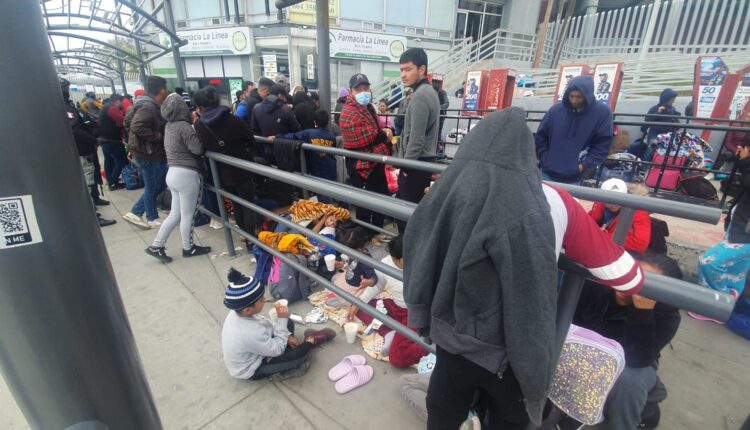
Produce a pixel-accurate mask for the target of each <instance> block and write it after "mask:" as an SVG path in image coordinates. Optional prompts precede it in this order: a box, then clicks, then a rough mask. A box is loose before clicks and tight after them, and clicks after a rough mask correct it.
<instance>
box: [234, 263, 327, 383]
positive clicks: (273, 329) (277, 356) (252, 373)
mask: <svg viewBox="0 0 750 430" xmlns="http://www.w3.org/2000/svg"><path fill="white" fill-rule="evenodd" d="M227 278H228V280H229V285H227V290H226V296H225V298H224V305H225V306H226V307H227V308H229V309H230V311H229V314H227V317H226V319H225V320H224V326H223V328H222V331H221V343H222V349H223V352H224V364H225V365H226V367H227V370H228V371H229V374H230V375H231V376H233V377H234V378H237V379H252V380H257V379H262V378H265V377H267V376H271V375H273V374H277V373H282V372H283V373H282V376H287V377H293V376H300V375H302V374H304V372H305V371H306V370H307V368H308V367H309V363H308V361H307V358H306V357H307V355H308V353H309V352H310V351H311V350H312V349H313V348H314V347H315V346H316V345H320V344H321V343H323V342H327V341H329V340H331V339H333V338H334V337H336V332H335V331H333V330H332V329H330V328H326V329H323V330H306V331H305V334H304V340H303V341H302V342H300V341H299V340H297V338H295V337H294V323H293V322H292V321H291V320H290V319H289V309H288V308H287V307H286V306H282V305H280V304H279V305H276V314H277V319H276V320H275V321H271V320H269V319H268V318H266V317H264V316H263V315H261V312H263V306H264V305H265V303H266V299H265V297H264V293H265V287H264V286H263V284H261V283H260V282H258V281H257V280H256V279H254V278H252V277H248V276H245V275H243V274H242V273H240V272H238V271H237V270H235V269H230V271H229V275H228V276H227Z"/></svg>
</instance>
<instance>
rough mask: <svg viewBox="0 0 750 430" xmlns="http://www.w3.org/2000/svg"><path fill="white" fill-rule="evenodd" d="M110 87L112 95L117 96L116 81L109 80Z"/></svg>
mask: <svg viewBox="0 0 750 430" xmlns="http://www.w3.org/2000/svg"><path fill="white" fill-rule="evenodd" d="M109 87H110V88H111V89H112V94H117V88H115V80H114V79H110V80H109Z"/></svg>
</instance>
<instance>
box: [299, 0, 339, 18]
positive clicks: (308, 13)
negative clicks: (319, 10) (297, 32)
mask: <svg viewBox="0 0 750 430" xmlns="http://www.w3.org/2000/svg"><path fill="white" fill-rule="evenodd" d="M288 11H289V21H291V22H299V23H303V24H315V0H305V1H303V2H302V3H298V4H295V5H292V6H289V8H288ZM338 16H339V0H328V17H329V18H338Z"/></svg>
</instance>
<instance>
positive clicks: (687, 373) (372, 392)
mask: <svg viewBox="0 0 750 430" xmlns="http://www.w3.org/2000/svg"><path fill="white" fill-rule="evenodd" d="M139 193H140V191H126V190H122V191H117V192H115V193H109V194H108V195H107V196H106V198H108V199H111V200H112V202H113V204H112V205H110V206H107V207H104V208H101V212H102V214H103V215H104V216H105V217H107V218H115V219H117V220H118V223H117V224H116V225H114V226H111V227H107V228H104V229H102V234H103V235H104V239H105V241H106V244H107V249H108V253H109V257H110V258H111V260H112V263H113V267H114V269H115V274H116V277H117V280H118V284H119V287H120V291H121V294H122V297H123V300H124V302H125V307H126V310H127V312H128V316H129V318H130V323H131V325H132V328H133V332H134V335H135V338H136V343H137V345H138V348H139V351H140V354H141V359H142V361H143V364H144V367H145V370H146V374H147V377H148V380H149V383H150V386H151V390H152V393H153V395H154V399H155V401H156V405H157V407H158V409H159V413H160V416H161V419H162V422H163V424H164V427H165V428H166V429H225V428H236V429H339V428H341V429H344V428H353V427H356V428H358V429H363V430H364V429H376V428H377V429H381V428H389V429H416V428H423V427H424V423H423V422H422V421H421V420H420V419H419V418H418V417H417V416H416V414H414V413H413V412H412V411H411V410H410V408H409V406H408V405H407V404H406V402H404V401H403V400H402V399H401V397H400V396H399V394H398V377H399V376H400V375H401V374H403V373H404V371H400V370H398V369H395V368H393V367H392V366H390V365H389V364H387V363H382V362H376V361H374V360H371V359H369V358H368V363H369V364H371V365H372V366H373V367H374V369H375V377H374V379H373V381H371V382H370V383H369V384H368V385H367V386H365V387H362V388H360V389H358V390H356V391H354V392H352V393H350V394H347V395H344V396H341V395H338V394H336V393H335V391H334V389H333V384H332V383H331V382H330V381H328V379H327V376H326V375H327V371H328V369H329V368H330V367H331V366H333V365H334V364H335V363H336V362H338V361H339V360H340V359H341V358H342V357H343V356H345V355H349V354H353V353H362V350H361V348H359V346H357V345H348V344H346V342H345V340H344V336H343V333H342V331H341V329H340V328H338V327H334V326H333V325H330V326H331V327H333V328H335V329H336V330H337V332H338V333H339V336H338V337H337V338H336V339H335V340H334V341H333V342H331V343H329V344H326V345H324V346H323V347H322V348H319V349H318V350H316V351H314V353H313V356H312V366H311V367H310V370H309V371H308V373H307V375H305V376H303V377H301V378H298V379H291V380H287V381H284V382H271V381H261V382H247V381H236V380H233V379H232V378H230V377H229V376H228V374H227V373H226V370H225V368H224V365H223V362H222V353H221V339H220V334H221V324H222V322H223V319H224V317H225V316H226V313H227V311H226V309H225V308H224V306H223V305H222V303H221V300H222V298H223V290H224V284H225V283H226V273H227V271H228V269H229V267H231V266H234V267H237V268H238V269H240V270H241V271H244V272H250V273H252V266H251V262H250V257H249V256H248V255H247V253H246V251H245V250H244V246H241V245H240V243H241V242H240V241H236V245H235V246H236V247H237V248H240V249H239V250H238V255H237V256H236V257H233V258H230V257H228V256H227V255H226V254H225V252H226V249H225V245H224V236H223V232H222V231H221V230H212V229H210V228H209V227H208V226H204V227H199V228H197V229H196V241H197V242H199V243H201V244H203V245H206V244H208V245H211V246H212V247H213V252H212V253H211V254H209V255H208V256H204V257H199V258H191V259H184V258H182V257H181V256H180V253H179V250H180V237H179V232H178V231H175V232H174V233H173V235H172V237H171V238H170V240H169V243H168V247H167V250H168V253H170V255H172V256H173V257H175V261H174V262H172V263H170V264H162V263H159V262H157V261H156V260H154V259H153V258H152V257H150V256H148V255H146V254H145V253H144V252H143V249H144V248H145V247H146V245H147V244H148V243H150V241H151V240H153V238H154V236H155V235H156V231H155V230H147V231H143V230H140V229H137V228H135V227H133V226H131V225H130V224H128V223H126V222H125V221H124V220H122V218H121V215H122V214H124V213H125V212H127V211H128V210H129V208H130V206H131V205H132V203H133V201H134V200H135V199H136V198H137V197H138V196H139ZM678 224H679V225H682V224H680V223H677V224H675V225H676V226H677V225H678ZM690 225H691V224H686V225H685V226H684V228H685V229H688V230H689V229H690V228H692V227H690ZM670 227H671V228H672V225H671V222H670ZM679 229H680V230H681V229H683V227H679ZM309 308H310V306H309V305H308V304H307V303H297V304H294V305H292V311H293V312H295V313H298V314H304V313H306V312H307V310H308V309H309ZM315 327H316V328H317V327H319V326H318V325H316V326H315ZM305 328H306V327H305ZM302 329H304V328H302ZM298 332H299V330H298ZM749 367H750V342H748V341H746V340H744V339H742V338H740V337H738V336H736V335H734V334H733V333H731V332H729V331H728V330H726V329H725V328H723V327H721V326H719V325H716V324H712V323H706V322H698V321H694V320H692V319H690V318H689V317H687V316H684V317H683V322H682V325H681V327H680V330H679V332H678V333H677V336H676V338H675V340H674V341H673V342H672V346H671V347H667V348H666V349H665V350H664V352H663V354H662V360H661V369H660V374H661V377H662V379H663V380H664V382H665V384H666V385H667V388H668V390H669V397H668V398H667V400H665V402H664V403H662V425H661V426H660V428H664V429H691V430H692V429H695V430H699V429H700V430H703V429H726V430H734V429H737V428H739V425H740V424H741V422H742V421H743V420H744V418H745V417H746V416H747V414H748V412H750V399H749V398H748V396H747V393H749V392H750V372H749V371H748V370H750V369H749ZM0 428H1V429H13V430H15V429H24V428H27V424H26V422H25V420H24V419H23V416H22V414H21V413H20V411H19V410H18V408H17V406H16V405H15V402H14V401H13V399H12V397H11V396H10V394H9V393H8V389H7V387H6V385H5V384H4V383H3V384H0Z"/></svg>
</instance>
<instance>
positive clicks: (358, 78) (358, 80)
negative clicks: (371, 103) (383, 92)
mask: <svg viewBox="0 0 750 430" xmlns="http://www.w3.org/2000/svg"><path fill="white" fill-rule="evenodd" d="M360 85H370V80H369V79H367V75H365V74H363V73H357V74H356V75H354V76H352V78H351V79H349V88H355V87H358V86H360Z"/></svg>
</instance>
